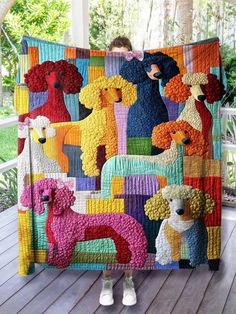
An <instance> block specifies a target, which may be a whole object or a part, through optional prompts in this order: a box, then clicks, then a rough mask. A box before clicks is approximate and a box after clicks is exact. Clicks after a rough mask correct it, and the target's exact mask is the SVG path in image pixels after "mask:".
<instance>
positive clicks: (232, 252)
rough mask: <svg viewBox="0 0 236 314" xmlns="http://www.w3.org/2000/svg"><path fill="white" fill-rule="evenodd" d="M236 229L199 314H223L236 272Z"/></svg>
mask: <svg viewBox="0 0 236 314" xmlns="http://www.w3.org/2000/svg"><path fill="white" fill-rule="evenodd" d="M235 238H236V228H234V230H233V232H232V233H231V236H230V239H229V241H228V243H227V245H226V248H225V250H224V252H223V255H222V259H223V263H221V268H220V270H219V271H218V272H215V273H214V274H213V276H212V278H211V280H210V282H209V285H208V286H207V290H206V292H205V294H204V297H203V300H202V302H201V303H200V306H199V308H198V313H199V314H203V313H204V314H205V313H206V312H207V313H214V314H218V313H219V314H221V313H222V311H223V308H224V305H225V301H226V299H227V296H228V294H229V291H230V287H231V285H232V282H233V279H234V275H235V272H236V241H235Z"/></svg>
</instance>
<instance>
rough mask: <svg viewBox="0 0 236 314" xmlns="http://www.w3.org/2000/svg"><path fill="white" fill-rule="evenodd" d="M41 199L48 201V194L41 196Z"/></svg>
mask: <svg viewBox="0 0 236 314" xmlns="http://www.w3.org/2000/svg"><path fill="white" fill-rule="evenodd" d="M41 201H44V202H48V201H49V196H48V195H43V196H41Z"/></svg>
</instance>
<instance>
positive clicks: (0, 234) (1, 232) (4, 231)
mask: <svg viewBox="0 0 236 314" xmlns="http://www.w3.org/2000/svg"><path fill="white" fill-rule="evenodd" d="M16 230H17V220H14V221H12V222H10V223H9V224H7V225H6V226H4V227H2V228H1V229H0V240H3V239H5V238H6V237H8V236H9V235H10V234H12V233H14V232H16Z"/></svg>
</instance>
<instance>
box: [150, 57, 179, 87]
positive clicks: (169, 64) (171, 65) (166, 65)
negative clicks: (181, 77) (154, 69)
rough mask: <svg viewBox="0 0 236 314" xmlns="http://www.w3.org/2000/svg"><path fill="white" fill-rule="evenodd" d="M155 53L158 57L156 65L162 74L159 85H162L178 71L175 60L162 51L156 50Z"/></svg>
mask: <svg viewBox="0 0 236 314" xmlns="http://www.w3.org/2000/svg"><path fill="white" fill-rule="evenodd" d="M154 55H155V54H154ZM156 55H158V59H159V60H158V62H157V65H158V67H159V68H160V70H161V72H162V74H163V78H162V80H161V85H162V86H163V87H164V86H166V84H167V83H168V82H169V80H170V79H171V78H172V77H174V76H176V75H177V74H179V73H180V71H179V67H178V65H177V62H176V61H175V60H174V59H173V58H172V57H170V56H168V55H167V54H165V53H162V52H157V53H156Z"/></svg>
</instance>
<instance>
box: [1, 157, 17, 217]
mask: <svg viewBox="0 0 236 314" xmlns="http://www.w3.org/2000/svg"><path fill="white" fill-rule="evenodd" d="M0 161H2V162H4V161H5V160H4V159H3V158H1V157H0ZM15 204H17V170H16V168H13V169H10V170H8V171H6V172H4V173H3V174H2V175H1V177H0V211H3V210H5V209H7V208H9V207H11V206H13V205H15Z"/></svg>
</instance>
